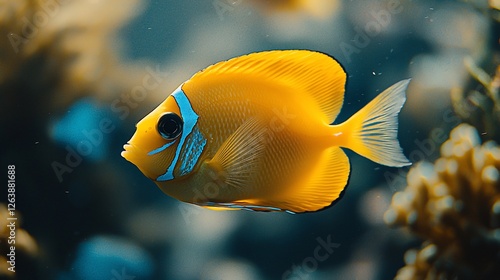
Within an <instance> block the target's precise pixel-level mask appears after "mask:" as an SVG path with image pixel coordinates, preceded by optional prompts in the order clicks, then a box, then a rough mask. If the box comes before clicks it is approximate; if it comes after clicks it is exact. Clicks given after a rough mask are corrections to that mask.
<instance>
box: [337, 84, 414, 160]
mask: <svg viewBox="0 0 500 280" xmlns="http://www.w3.org/2000/svg"><path fill="white" fill-rule="evenodd" d="M409 82H410V79H407V80H403V81H400V82H397V83H396V84H394V85H392V86H391V87H389V88H388V89H386V90H385V91H384V92H382V93H381V94H379V95H378V96H377V97H376V98H375V99H373V100H372V101H370V103H368V104H367V105H366V106H365V107H364V108H362V109H361V110H359V111H358V112H357V113H356V114H354V115H353V116H352V117H351V118H349V119H348V120H347V121H346V122H345V123H343V124H341V126H342V130H343V131H345V133H346V134H347V135H346V136H347V137H346V142H345V147H346V148H349V149H351V150H353V151H355V152H356V153H358V154H360V155H362V156H364V157H366V158H369V159H370V160H372V161H374V162H377V163H380V164H383V165H387V166H394V167H401V166H406V165H410V164H411V162H410V161H408V159H407V158H406V157H405V155H404V154H403V151H402V149H401V146H400V145H399V142H398V139H397V137H398V113H399V111H400V110H401V107H403V104H404V103H405V101H406V95H405V90H406V88H407V87H408V83H409ZM342 146H344V145H342Z"/></svg>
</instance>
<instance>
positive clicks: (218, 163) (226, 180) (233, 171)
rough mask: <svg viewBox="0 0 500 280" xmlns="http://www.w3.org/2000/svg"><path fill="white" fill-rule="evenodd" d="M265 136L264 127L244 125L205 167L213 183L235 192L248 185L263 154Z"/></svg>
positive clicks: (252, 121)
mask: <svg viewBox="0 0 500 280" xmlns="http://www.w3.org/2000/svg"><path fill="white" fill-rule="evenodd" d="M264 132H265V127H264V126H263V125H262V122H261V121H259V120H257V119H254V118H252V119H249V120H247V121H246V122H245V123H243V125H241V126H240V127H239V128H238V129H237V130H236V131H235V132H234V133H233V134H232V135H231V136H229V137H228V139H226V141H225V142H224V143H223V144H222V145H221V147H220V148H219V150H218V151H217V153H216V154H215V155H214V157H213V158H212V159H211V160H209V161H208V162H206V163H205V164H206V167H207V168H208V169H209V170H211V171H212V172H211V174H209V175H210V176H211V177H212V179H214V180H215V181H217V183H219V184H225V185H228V186H231V187H234V188H245V187H248V186H249V185H251V184H252V180H253V178H254V176H255V174H256V173H257V171H258V168H259V161H260V159H261V158H262V153H263V152H264V146H265V143H264V142H265V139H264V137H263V136H264V135H263V134H264Z"/></svg>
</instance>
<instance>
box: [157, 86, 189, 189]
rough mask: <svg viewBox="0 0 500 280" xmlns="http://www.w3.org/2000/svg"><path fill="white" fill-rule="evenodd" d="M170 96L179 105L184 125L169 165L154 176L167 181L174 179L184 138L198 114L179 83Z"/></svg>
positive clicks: (158, 179)
mask: <svg viewBox="0 0 500 280" xmlns="http://www.w3.org/2000/svg"><path fill="white" fill-rule="evenodd" d="M172 97H173V98H174V99H175V101H176V102H177V106H178V107H179V111H180V115H181V117H182V120H183V121H184V127H183V128H182V134H181V137H180V138H179V144H178V145H177V149H176V150H175V156H174V159H173V160H172V162H171V163H170V166H169V167H168V168H167V171H166V172H165V173H164V174H163V175H160V176H158V178H156V180H157V181H168V180H172V179H174V168H175V165H176V164H177V161H178V160H179V156H180V154H181V150H182V147H183V146H184V142H185V141H186V138H187V137H188V136H189V135H190V134H191V132H192V131H193V129H194V127H195V126H196V123H197V122H198V115H197V114H196V112H195V111H194V110H193V107H191V102H190V101H189V99H188V98H187V96H186V94H185V93H184V92H183V91H182V85H180V86H179V87H178V88H177V89H176V90H175V91H174V92H173V93H172Z"/></svg>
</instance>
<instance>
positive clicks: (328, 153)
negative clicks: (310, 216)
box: [258, 147, 350, 213]
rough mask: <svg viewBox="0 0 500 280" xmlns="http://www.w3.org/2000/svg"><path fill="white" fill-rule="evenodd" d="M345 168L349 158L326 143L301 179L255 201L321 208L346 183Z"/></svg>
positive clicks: (293, 208) (293, 207)
mask: <svg viewBox="0 0 500 280" xmlns="http://www.w3.org/2000/svg"><path fill="white" fill-rule="evenodd" d="M349 172H350V165H349V159H348V158H347V156H346V154H345V153H344V151H342V149H341V148H339V147H330V148H328V149H326V150H325V151H323V153H322V154H321V156H320V158H319V160H318V161H317V163H316V165H315V166H314V168H313V170H312V172H311V173H309V175H308V176H307V177H306V178H304V179H303V180H302V181H301V182H297V184H296V185H295V186H293V187H292V188H290V190H289V191H287V192H285V193H283V194H280V195H279V196H276V197H273V198H270V199H269V200H268V199H262V200H261V201H259V202H258V203H259V204H260V205H268V206H272V207H276V208H280V209H282V211H287V212H294V213H300V212H314V211H318V210H321V209H323V208H325V207H328V206H330V205H331V204H332V202H333V201H335V200H336V199H338V198H339V196H340V193H341V192H342V191H343V190H344V188H345V187H346V185H347V181H348V179H349Z"/></svg>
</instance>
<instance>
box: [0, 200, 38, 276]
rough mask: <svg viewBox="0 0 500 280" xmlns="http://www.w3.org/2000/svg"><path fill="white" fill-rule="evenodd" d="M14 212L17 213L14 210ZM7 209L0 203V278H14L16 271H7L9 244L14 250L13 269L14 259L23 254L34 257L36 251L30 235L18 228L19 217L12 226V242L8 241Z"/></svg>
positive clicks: (33, 240)
mask: <svg viewBox="0 0 500 280" xmlns="http://www.w3.org/2000/svg"><path fill="white" fill-rule="evenodd" d="M16 214H18V213H17V212H16ZM9 217H10V216H9V211H8V210H7V206H6V205H5V204H3V203H1V204H0V253H1V254H0V278H1V279H4V278H9V279H10V278H12V279H14V278H16V273H15V272H12V271H9V270H8V268H9V267H11V264H9V260H8V259H7V257H8V254H11V251H10V250H11V249H10V247H11V246H14V247H15V251H14V256H15V260H14V269H15V266H16V265H15V264H16V261H17V260H19V259H20V258H21V257H23V256H29V257H35V256H36V254H37V253H38V245H37V243H36V241H35V239H33V237H31V235H30V234H29V233H28V232H26V231H25V230H24V229H22V228H20V226H19V225H20V223H21V219H19V218H18V219H17V220H15V221H13V222H15V228H13V230H14V232H15V235H13V236H14V237H15V239H13V240H14V242H15V243H13V242H9V237H10V236H11V234H12V233H11V231H12V229H11V228H10V227H9V224H8V223H9V222H10V221H8V220H7V218H9Z"/></svg>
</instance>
